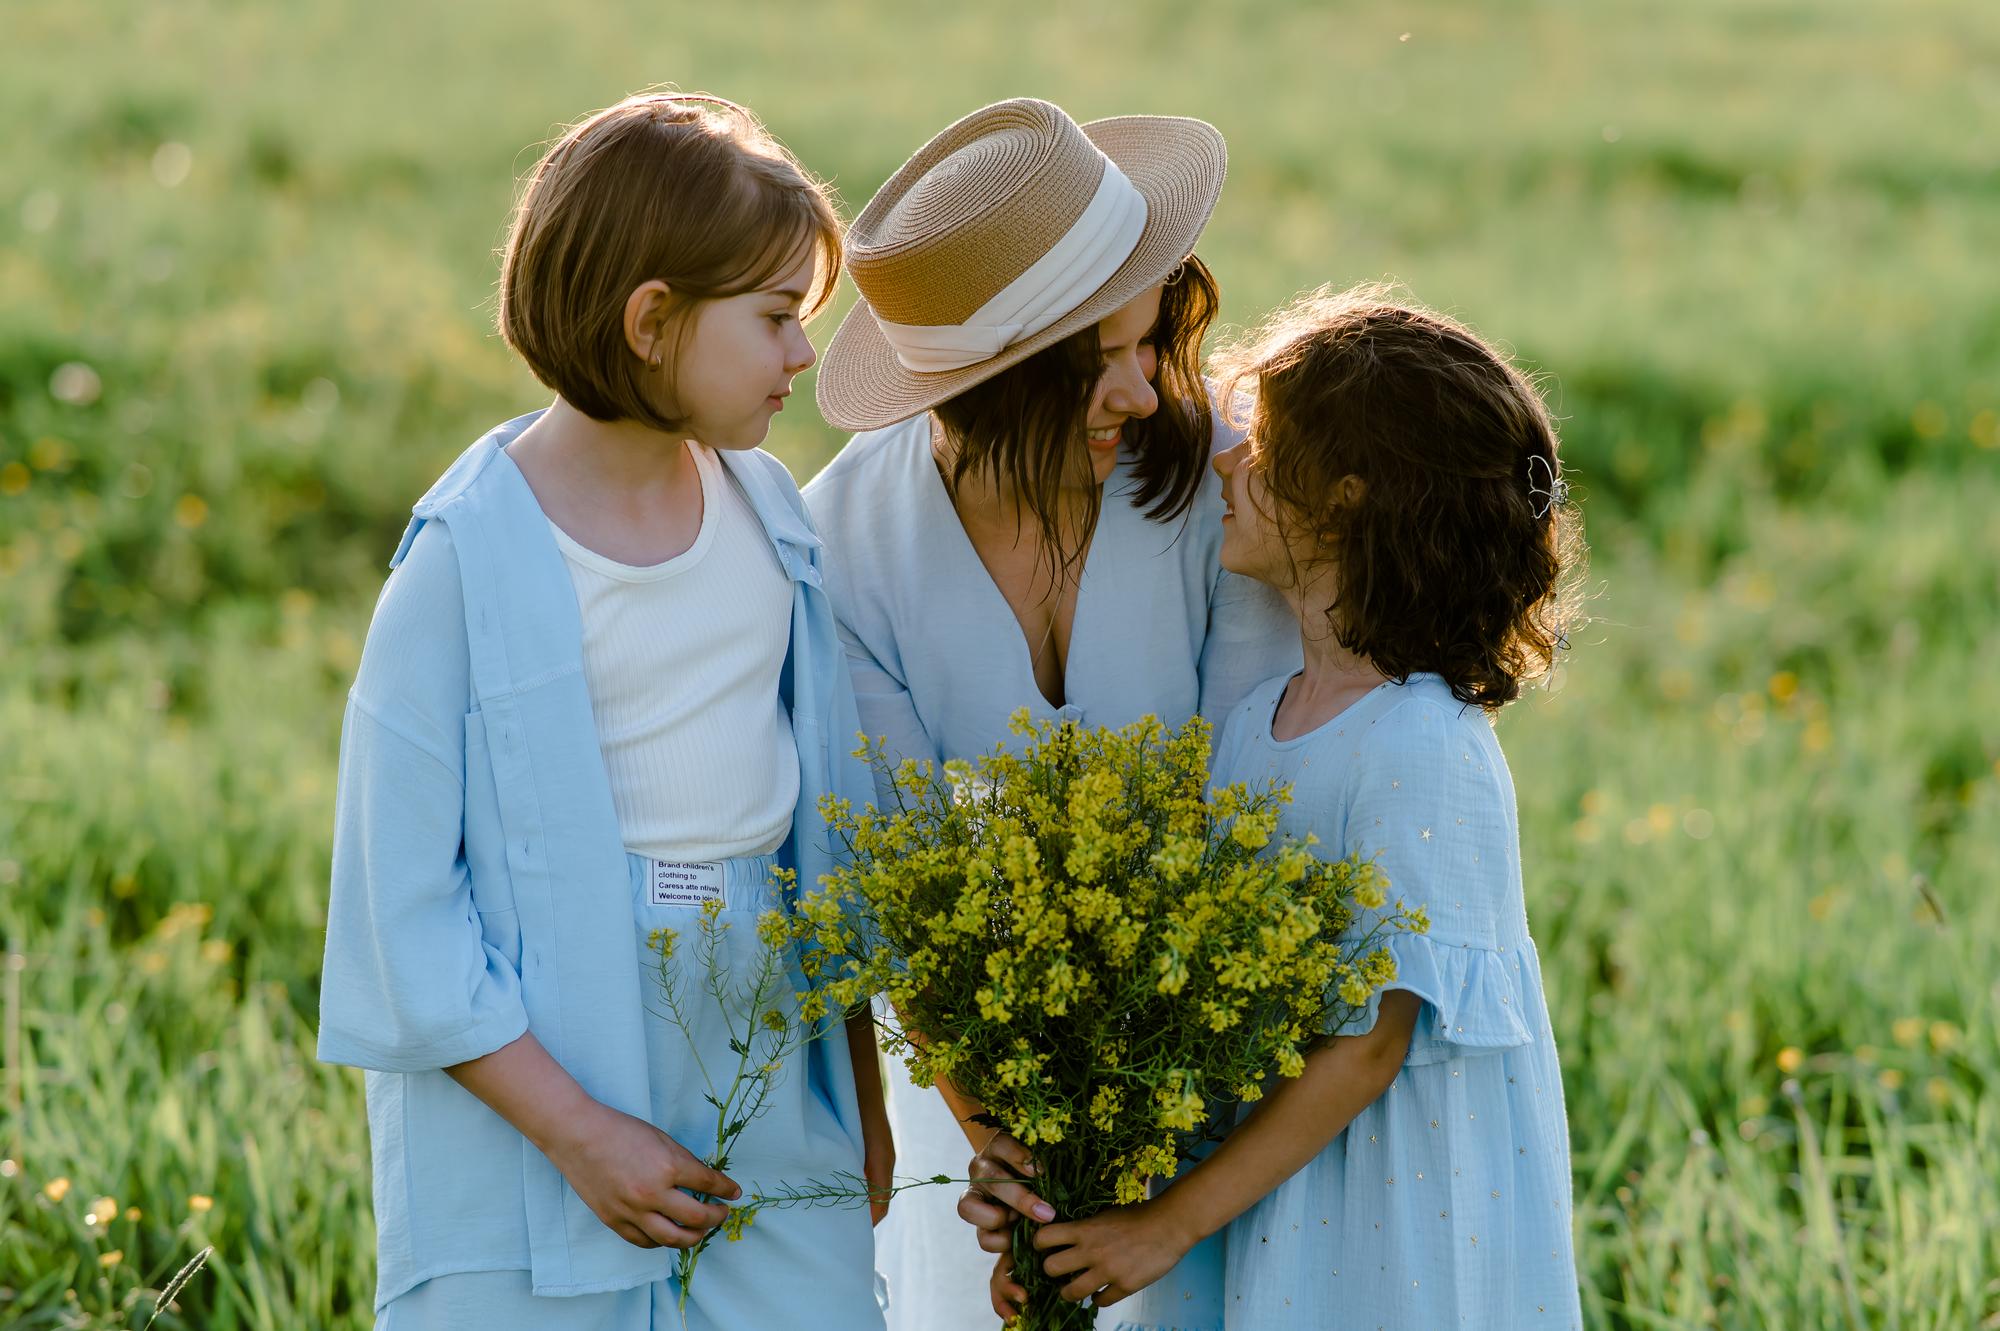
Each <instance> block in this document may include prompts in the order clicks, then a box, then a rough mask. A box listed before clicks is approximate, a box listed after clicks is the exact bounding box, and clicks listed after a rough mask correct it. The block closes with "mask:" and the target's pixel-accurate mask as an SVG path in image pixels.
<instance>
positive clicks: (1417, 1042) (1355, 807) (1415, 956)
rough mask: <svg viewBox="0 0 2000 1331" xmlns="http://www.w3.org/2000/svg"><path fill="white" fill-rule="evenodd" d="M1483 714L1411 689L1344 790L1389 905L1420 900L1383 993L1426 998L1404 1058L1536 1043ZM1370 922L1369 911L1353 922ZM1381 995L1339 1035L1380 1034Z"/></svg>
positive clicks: (1354, 836)
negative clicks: (1421, 921) (1419, 915)
mask: <svg viewBox="0 0 2000 1331" xmlns="http://www.w3.org/2000/svg"><path fill="white" fill-rule="evenodd" d="M1490 733H1491V732H1490V730H1489V729H1488V728H1487V727H1486V723H1485V720H1484V718H1483V717H1482V716H1480V715H1479V714H1478V713H1477V712H1473V713H1471V715H1470V717H1469V718H1468V716H1467V715H1466V714H1465V713H1463V712H1462V711H1461V710H1459V709H1458V708H1457V707H1456V706H1454V705H1445V704H1441V703H1439V702H1438V701H1436V700H1434V699H1431V698H1426V697H1410V698H1407V699H1405V700H1404V701H1402V702H1400V703H1398V704H1397V705H1396V706H1395V707H1393V708H1392V709H1390V710H1389V711H1387V712H1385V713H1384V714H1383V715H1381V716H1379V717H1378V718H1376V719H1375V721H1374V722H1373V723H1372V724H1371V726H1370V727H1369V733H1368V735H1367V736H1366V737H1365V738H1364V739H1363V740H1362V741H1361V745H1362V747H1361V750H1360V752H1359V756H1358V758H1357V760H1356V761H1355V763H1354V765H1353V768H1352V774H1351V777H1350V783H1349V786H1348V799H1347V819H1346V842H1347V844H1346V846H1345V850H1346V851H1347V852H1349V853H1358V854H1360V855H1362V856H1363V857H1369V856H1373V857H1375V860H1376V863H1377V865H1378V866H1379V867H1380V868H1381V870H1382V872H1383V874H1384V875H1385V876H1386V877H1387V878H1388V880H1389V886H1388V896H1389V901H1390V903H1391V905H1395V904H1401V905H1402V906H1404V907H1406V908H1408V909H1411V910H1415V909H1418V908H1421V909H1422V910H1423V911H1424V912H1425V913H1426V914H1427V915H1428V916H1429V919H1430V929H1429V931H1428V932H1426V933H1421V934H1418V933H1409V932H1402V931H1396V930H1390V931H1388V932H1386V933H1384V934H1383V935H1382V937H1381V940H1380V945H1381V946H1384V947H1386V948H1387V949H1388V950H1389V953H1390V955H1391V956H1392V957H1393V958H1394V959H1395V963H1396V978H1395V979H1394V980H1392V981H1390V983H1389V984H1388V986H1387V988H1389V989H1404V990H1408V991H1409V992H1411V993H1414V994H1416V995H1417V996H1418V997H1419V998H1421V999H1423V1001H1424V1006H1423V1011H1422V1012H1421V1013H1420V1014H1419V1016H1418V1018H1417V1025H1416V1029H1415V1031H1414V1032H1413V1034H1412V1036H1411V1039H1410V1053H1409V1057H1408V1060H1407V1061H1408V1062H1410V1063H1432V1062H1439V1061H1442V1060H1444V1059H1449V1058H1455V1057H1459V1056H1461V1055H1464V1054H1467V1053H1473V1052H1477V1051H1490V1050H1500V1049H1514V1048H1519V1047H1520V1046H1522V1045H1526V1044H1529V1043H1530V1042H1532V1040H1533V1039H1534V1035H1533V1032H1532V1030H1531V1028H1530V1026H1529V1023H1528V1017H1527V1012H1526V1004H1525V1002H1524V997H1523V995H1524V989H1525V986H1524V976H1523V971H1522V963H1523V960H1524V957H1525V955H1526V954H1525V950H1524V949H1525V947H1526V944H1527V936H1526V932H1525V927H1524V926H1525V917H1524V915H1523V912H1522V908H1521V903H1520V874H1519V862H1518V857H1517V853H1516V851H1515V849H1514V845H1513V842H1512V839H1511V831H1510V829H1511V827H1512V825H1513V816H1512V815H1513V811H1512V797H1511V789H1510V787H1509V786H1508V784H1507V781H1506V776H1505V772H1504V768H1502V767H1501V759H1500V756H1499V753H1498V749H1497V746H1495V745H1493V744H1492V742H1491V738H1490ZM1375 923H1376V919H1375V917H1373V916H1372V915H1371V916H1367V917H1364V918H1363V919H1362V920H1361V921H1360V922H1359V923H1358V924H1357V926H1356V927H1357V930H1358V931H1359V932H1361V933H1365V932H1366V931H1367V930H1369V929H1370V928H1371V927H1373V925H1374V924H1375ZM1380 1006H1381V995H1380V994H1377V995H1375V996H1374V997H1372V998H1370V999H1369V1001H1368V1003H1367V1005H1366V1007H1365V1008H1364V1009H1363V1010H1362V1012H1360V1013H1359V1014H1358V1015H1357V1016H1356V1017H1355V1018H1354V1019H1353V1020H1351V1021H1349V1022H1348V1023H1347V1024H1346V1025H1345V1026H1343V1027H1342V1028H1341V1029H1340V1030H1339V1032H1338V1034H1341V1035H1361V1034H1365V1033H1366V1032H1368V1031H1370V1030H1372V1029H1374V1026H1375V1021H1376V1018H1377V1016H1378V1014H1379V1011H1380Z"/></svg>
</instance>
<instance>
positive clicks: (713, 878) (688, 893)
mask: <svg viewBox="0 0 2000 1331" xmlns="http://www.w3.org/2000/svg"><path fill="white" fill-rule="evenodd" d="M652 864H653V878H652V892H651V894H650V896H651V900H652V903H653V904H654V905H655V906H699V905H702V904H703V903H704V902H709V901H721V900H723V899H724V894H723V879H722V866H721V865H720V864H716V863H713V862H698V861H690V860H654V861H653V862H652Z"/></svg>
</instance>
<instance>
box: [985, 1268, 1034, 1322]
mask: <svg viewBox="0 0 2000 1331" xmlns="http://www.w3.org/2000/svg"><path fill="white" fill-rule="evenodd" d="M986 1296H987V1297H988V1298H989V1299H991V1300H992V1301H993V1312H994V1315H995V1316H997V1317H998V1318H999V1319H1000V1320H1001V1321H1003V1322H1006V1321H1011V1320H1012V1319H1014V1318H1016V1317H1019V1316H1020V1315H1021V1310H1022V1309H1023V1308H1024V1307H1026V1306H1027V1302H1028V1291H1027V1290H1025V1289H1022V1288H1021V1282H1020V1281H1018V1280H1016V1279H1014V1255H1013V1254H1012V1253H1006V1252H1003V1253H1001V1254H1000V1255H999V1256H998V1257H996V1258H994V1259H993V1274H992V1275H990V1276H988V1277H987V1278H986Z"/></svg>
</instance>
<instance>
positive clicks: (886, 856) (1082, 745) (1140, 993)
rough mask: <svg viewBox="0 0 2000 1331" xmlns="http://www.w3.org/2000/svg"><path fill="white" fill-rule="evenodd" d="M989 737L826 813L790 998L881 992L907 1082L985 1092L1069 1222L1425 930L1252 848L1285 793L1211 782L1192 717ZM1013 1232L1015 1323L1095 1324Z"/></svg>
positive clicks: (1246, 1087)
mask: <svg viewBox="0 0 2000 1331" xmlns="http://www.w3.org/2000/svg"><path fill="white" fill-rule="evenodd" d="M1012 724H1013V729H1014V731H1015V733H1016V734H1018V735H1019V736H1021V738H1022V741H1023V742H1022V745H1021V748H1020V751H1019V752H1018V753H1016V752H1009V751H1007V750H1005V749H1004V748H1003V749H999V750H996V751H995V752H993V753H991V754H988V755H986V756H984V757H982V758H980V759H979V760H978V761H977V762H976V763H964V762H949V763H946V764H944V767H943V770H942V772H939V771H936V770H934V769H933V768H932V766H931V765H930V764H928V763H918V762H905V763H904V764H902V766H901V767H900V768H899V769H898V770H896V771H895V772H894V774H893V775H894V794H895V801H896V803H895V807H894V808H891V809H887V810H876V809H874V808H872V807H871V808H869V809H867V810H865V811H862V812H856V811H855V810H854V809H852V808H851V807H849V806H848V805H847V804H846V803H845V802H843V801H839V800H834V799H829V800H828V801H827V802H826V803H825V804H824V805H823V811H824V812H825V814H826V816H827V821H828V824H829V826H830V827H832V828H834V829H836V830H837V832H838V833H839V834H840V835H842V836H843V837H844V838H845V840H846V842H847V847H848V850H849V851H850V855H849V857H848V858H847V860H846V862H845V864H844V867H843V868H841V869H840V870H839V871H838V872H836V873H834V874H831V875H829V876H827V877H826V878H825V879H823V880H822V885H821V887H820V889H819V890H818V891H817V892H816V893H814V894H813V895H811V896H809V897H808V898H807V899H806V900H805V901H804V902H802V903H801V906H800V913H801V916H802V917H803V918H804V920H805V921H806V925H807V927H809V928H810V929H811V930H812V934H813V937H812V941H813V942H814V943H815V944H816V945H817V946H816V948H814V949H812V950H809V951H808V952H807V953H806V954H805V959H806V969H807V972H808V974H809V975H813V976H814V977H815V978H814V980H813V983H812V988H811V989H810V990H809V992H807V993H806V994H804V995H803V996H802V998H801V1003H802V1008H803V1010H805V1011H806V1012H808V1013H809V1014H812V1015H820V1014H822V1013H824V1012H827V1011H830V1010H832V1011H837V1010H842V1009H845V1010H853V1009H855V1008H856V1007H858V1005H860V1004H862V1003H865V1002H867V1001H868V1000H869V998H870V996H871V995H873V994H876V993H885V994H886V995H887V996H888V998H889V1001H890V1003H891V1005H892V1006H893V1007H894V1009H895V1011H896V1013H897V1014H898V1016H899V1017H900V1018H901V1022H902V1026H903V1027H904V1028H906V1029H907V1030H908V1031H911V1032H916V1033H920V1038H919V1039H912V1038H910V1037H909V1036H906V1035H905V1034H904V1033H903V1031H901V1030H896V1029H890V1030H889V1031H888V1032H887V1033H886V1043H887V1046H888V1048H889V1049H890V1051H891V1052H895V1053H901V1054H902V1055H903V1056H904V1058H905V1061H906V1062H907V1063H908V1065H909V1069H910V1075H911V1077H912V1078H913V1079H914V1080H915V1081H916V1082H917V1084H918V1085H922V1086H929V1085H932V1084H934V1083H935V1082H936V1080H937V1079H939V1078H948V1079H950V1081H951V1082H952V1083H953V1085H955V1086H956V1087H957V1088H958V1089H959V1090H961V1091H962V1092H964V1093H966V1094H967V1095H970V1096H972V1097H973V1098H975V1099H977V1100H979V1101H980V1102H981V1103H982V1104H984V1105H985V1106H986V1110H987V1113H988V1115H989V1116H990V1120H991V1122H992V1123H993V1124H994V1125H996V1126H998V1127H1003V1128H1005V1129H1006V1130H1007V1131H1009V1132H1011V1133H1013V1134H1014V1135H1015V1136H1016V1137H1018V1138H1019V1139H1020V1140H1021V1141H1022V1142H1023V1143H1025V1144H1026V1145H1028V1146H1030V1147H1031V1148H1033V1149H1034V1151H1035V1155H1036V1169H1037V1173H1036V1177H1035V1186H1036V1189H1037V1191H1039V1192H1040V1193H1041V1195H1042V1196H1043V1198H1044V1199H1046V1200H1047V1201H1048V1202H1049V1203H1050V1204H1051V1205H1052V1206H1054V1207H1055V1208H1056V1211H1057V1213H1058V1215H1060V1216H1062V1217H1063V1218H1065V1219H1080V1218H1083V1217H1086V1216H1089V1215H1092V1214H1094V1213H1096V1212H1097V1211H1100V1210H1102V1209H1103V1208H1105V1207H1107V1206H1111V1205H1116V1204H1121V1203H1128V1202H1135V1201H1138V1200H1140V1199H1142V1198H1144V1197H1145V1196H1146V1195H1147V1192H1148V1189H1149V1185H1150V1184H1151V1182H1152V1180H1153V1179H1155V1178H1159V1177H1170V1176H1171V1175H1172V1174H1173V1173H1174V1172H1175V1171H1176V1169H1177V1168H1178V1167H1179V1165H1180V1163H1181V1161H1182V1160H1183V1159H1184V1158H1187V1157H1188V1155H1189V1153H1190V1152H1191V1151H1192V1150H1193V1149H1194V1148H1195V1147H1196V1146H1198V1145H1199V1144H1200V1142H1201V1141H1202V1139H1203V1137H1204V1136H1205V1135H1206V1125H1207V1123H1208V1121H1209V1120H1210V1119H1211V1117H1212V1114H1211V1111H1212V1110H1215V1109H1218V1108H1220V1107H1221V1106H1223V1105H1226V1104H1227V1103H1229V1102H1233V1101H1246V1100H1255V1099H1257V1098H1259V1097H1260V1096H1261V1095H1262V1093H1263V1086H1264V1084H1265V1082H1266V1080H1267V1079H1268V1078H1269V1077H1270V1075H1271V1074H1272V1073H1274V1072H1275V1073H1277V1074H1279V1075H1281V1076H1297V1075H1298V1074H1299V1073H1300V1071H1302V1070H1303V1067H1304V1053H1305V1049H1306V1047H1307V1046H1309V1045H1310V1044H1311V1043H1312V1042H1313V1041H1315V1040H1317V1039H1319V1038H1321V1037H1323V1036H1325V1035H1329V1034H1332V1033H1334V1032H1336V1031H1338V1030H1339V1029H1341V1027H1342V1026H1343V1025H1345V1024H1346V1023H1347V1022H1348V1021H1349V1020H1351V1019H1352V1018H1353V1017H1354V1016H1355V1015H1356V1014H1357V1012H1358V1011H1359V1009H1360V1008H1361V1007H1362V1006H1363V1005H1364V1004H1365V1003H1366V1002H1367V1001H1368V999H1369V997H1370V995H1371V994H1373V993H1374V992H1375V991H1376V990H1377V989H1378V988H1380V987H1381V986H1382V985H1383V984H1385V983H1386V982H1387V981H1389V980H1391V979H1393V978H1394V975H1395V963H1394V961H1393V960H1392V959H1391V957H1390V955H1389V953H1388V950H1387V949H1386V948H1385V947H1382V946H1381V945H1380V944H1381V941H1382V938H1383V936H1384V934H1385V933H1386V931H1388V930H1391V929H1413V930H1421V929H1423V928H1425V927H1426V922H1425V921H1424V919H1423V918H1422V915H1421V913H1420V912H1418V913H1409V912H1405V911H1404V910H1403V909H1402V907H1401V905H1400V903H1399V904H1398V905H1397V906H1396V907H1395V908H1394V909H1393V910H1391V909H1389V908H1388V902H1387V895H1386V891H1385V889H1386V886H1387V884H1386V880H1385V879H1384V877H1383V876H1382V874H1381V873H1380V872H1379V870H1378V869H1377V868H1376V866H1375V865H1374V864H1373V863H1372V862H1370V861H1362V860H1359V859H1347V860H1335V861H1327V860H1321V859H1319V858H1317V857H1316V856H1314V855H1313V854H1312V852H1311V850H1310V849H1309V845H1306V844H1297V843H1293V842H1286V843H1284V844H1281V845H1273V844H1271V843H1272V840H1273V837H1274V834H1275V830H1276V827H1277V817H1278V811H1279V809H1280V808H1281V807H1282V806H1283V804H1284V803H1286V802H1287V801H1288V800H1289V798H1290V792H1289V790H1287V789H1281V788H1271V789H1265V790H1251V789H1249V788H1247V787H1244V786H1240V785H1238V786H1228V787H1222V788H1219V789H1215V790H1213V791H1211V790H1210V789H1209V782H1208V759H1209V742H1208V741H1209V728H1208V725H1207V723H1206V722H1205V721H1203V720H1201V719H1200V718H1196V719H1194V720H1191V721H1189V722H1188V723H1187V724H1186V725H1184V726H1182V727H1181V728H1180V729H1179V730H1177V731H1174V732H1171V733H1169V732H1168V731H1167V730H1166V729H1165V728H1164V727H1163V726H1162V725H1161V724H1160V723H1159V722H1158V721H1156V720H1154V719H1153V718H1151V717H1147V718H1145V719H1143V720H1141V721H1139V722H1137V723H1135V724H1133V725H1131V726H1127V727H1125V728H1124V729H1121V730H1095V731H1092V730H1086V729H1084V728H1083V727H1081V726H1079V725H1077V724H1076V723H1074V722H1061V723H1057V722H1035V721H1032V720H1030V719H1029V717H1028V714H1027V713H1026V712H1025V711H1023V712H1019V713H1016V715H1015V716H1014V718H1013V723H1012ZM862 752H863V754H864V756H867V757H869V758H870V759H871V760H872V761H875V762H877V763H880V762H882V761H883V759H882V757H881V754H880V751H879V749H878V748H876V747H875V746H873V745H864V746H863V750H862ZM1364 912H1365V913H1366V914H1365V915H1364V914H1363V913H1364ZM1364 923H1366V927H1358V926H1360V925H1362V924H1364ZM1032 1228H1033V1227H1032V1225H1030V1224H1029V1223H1028V1222H1023V1223H1022V1225H1021V1227H1020V1229H1018V1230H1017V1232H1016V1236H1015V1259H1016V1260H1015V1273H1016V1277H1017V1279H1019V1280H1020V1281H1021V1283H1022V1285H1023V1287H1024V1288H1025V1289H1026V1291H1027V1293H1028V1300H1027V1304H1026V1309H1025V1311H1024V1313H1023V1315H1022V1317H1021V1319H1020V1321H1019V1323H1018V1325H1020V1326H1021V1327H1024V1328H1032V1329H1033V1331H1047V1329H1048V1328H1057V1327H1074V1326H1089V1325H1091V1324H1093V1323H1094V1321H1095V1312H1094V1310H1092V1309H1090V1308H1089V1307H1088V1306H1085V1305H1075V1304H1069V1303H1065V1302H1063V1301H1062V1300H1061V1298H1060V1296H1059V1293H1058V1291H1059V1288H1060V1285H1061V1282H1060V1281H1057V1280H1054V1279H1052V1278H1050V1277H1048V1276H1046V1275H1045V1274H1043V1272H1042V1270H1041V1263H1040V1261H1039V1260H1038V1259H1037V1257H1036V1255H1035V1253H1034V1250H1033V1248H1032V1246H1031V1239H1032Z"/></svg>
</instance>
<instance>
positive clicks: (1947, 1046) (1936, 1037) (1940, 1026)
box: [1930, 1021, 1959, 1054]
mask: <svg viewBox="0 0 2000 1331" xmlns="http://www.w3.org/2000/svg"><path fill="white" fill-rule="evenodd" d="M1930 1037H1931V1048H1933V1049H1935V1050H1937V1051H1938V1052H1939V1053H1941V1054H1942V1053H1945V1052H1947V1051H1949V1050H1952V1049H1956V1048H1958V1041H1959V1029H1958V1027H1956V1026H1954V1025H1952V1024H1951V1023H1950V1022H1948V1021H1934V1022H1932V1023H1931V1029H1930Z"/></svg>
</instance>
